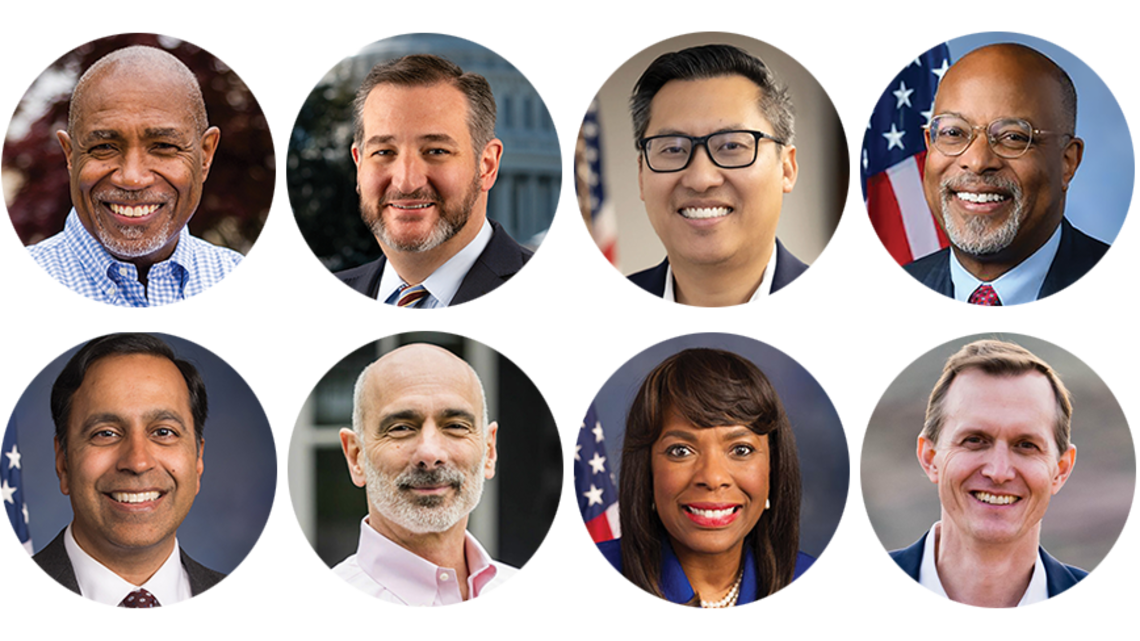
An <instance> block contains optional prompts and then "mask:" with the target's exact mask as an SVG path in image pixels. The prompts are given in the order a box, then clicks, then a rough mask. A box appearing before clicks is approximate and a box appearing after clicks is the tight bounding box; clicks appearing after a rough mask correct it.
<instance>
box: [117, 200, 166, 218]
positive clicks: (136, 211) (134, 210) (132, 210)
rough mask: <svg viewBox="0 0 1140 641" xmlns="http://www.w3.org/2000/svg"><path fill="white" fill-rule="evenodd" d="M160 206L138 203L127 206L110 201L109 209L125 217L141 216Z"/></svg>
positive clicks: (151, 212) (156, 209)
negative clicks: (134, 205) (133, 205)
mask: <svg viewBox="0 0 1140 641" xmlns="http://www.w3.org/2000/svg"><path fill="white" fill-rule="evenodd" d="M161 206H162V205H138V206H136V207H129V206H126V205H119V204H116V203H110V209H111V211H112V212H113V213H115V214H118V215H119V216H125V217H127V218H142V217H143V216H149V215H151V214H153V213H154V212H156V211H158V208H159V207H161Z"/></svg>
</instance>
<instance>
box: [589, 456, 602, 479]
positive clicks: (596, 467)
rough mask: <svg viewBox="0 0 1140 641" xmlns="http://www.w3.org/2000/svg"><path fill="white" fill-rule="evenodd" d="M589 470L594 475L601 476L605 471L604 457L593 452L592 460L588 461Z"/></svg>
mask: <svg viewBox="0 0 1140 641" xmlns="http://www.w3.org/2000/svg"><path fill="white" fill-rule="evenodd" d="M589 463H590V468H591V469H592V470H593V472H594V474H603V473H605V471H606V457H604V456H602V455H601V454H599V453H597V452H594V458H592V459H590V460H589Z"/></svg>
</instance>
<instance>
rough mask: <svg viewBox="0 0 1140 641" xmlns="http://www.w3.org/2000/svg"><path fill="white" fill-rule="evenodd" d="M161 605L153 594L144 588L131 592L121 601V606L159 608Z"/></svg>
mask: <svg viewBox="0 0 1140 641" xmlns="http://www.w3.org/2000/svg"><path fill="white" fill-rule="evenodd" d="M161 605H162V604H161V603H159V602H158V599H156V598H154V595H153V594H151V593H150V592H147V591H146V590H144V589H142V588H139V589H137V590H135V591H134V592H131V593H130V594H128V595H127V596H126V597H124V598H123V600H122V601H120V602H119V607H120V608H157V607H161Z"/></svg>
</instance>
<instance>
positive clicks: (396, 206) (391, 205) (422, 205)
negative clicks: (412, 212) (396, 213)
mask: <svg viewBox="0 0 1140 641" xmlns="http://www.w3.org/2000/svg"><path fill="white" fill-rule="evenodd" d="M434 204H435V203H423V204H420V205H397V204H396V203H389V204H388V206H389V207H394V208H396V209H427V208H428V207H431V206H432V205H434Z"/></svg>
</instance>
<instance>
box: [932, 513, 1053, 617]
mask: <svg viewBox="0 0 1140 641" xmlns="http://www.w3.org/2000/svg"><path fill="white" fill-rule="evenodd" d="M1040 528H1041V525H1040V524H1038V525H1037V526H1036V527H1035V528H1034V529H1033V532H1032V533H1031V534H1030V535H1026V536H1024V537H1022V538H1021V539H1019V540H1017V541H1014V542H1011V543H1001V544H986V543H978V542H977V541H975V540H974V539H972V538H971V537H967V536H963V535H962V533H960V532H958V531H957V529H955V528H954V526H953V524H952V523H950V522H949V521H946V520H943V521H942V525H941V527H940V528H939V530H938V531H937V532H936V533H935V537H936V538H935V540H934V551H935V565H936V566H937V567H938V578H939V580H940V581H941V582H942V589H944V590H945V591H946V596H948V597H950V599H951V600H954V601H957V602H959V603H966V604H969V605H979V606H983V607H989V608H1010V607H1014V606H1016V605H1017V604H1018V602H1020V601H1021V597H1022V596H1023V595H1024V594H1025V590H1026V588H1028V587H1029V580H1030V578H1031V577H1032V576H1033V566H1034V564H1036V562H1037V547H1038V544H1039V541H1040Z"/></svg>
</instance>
